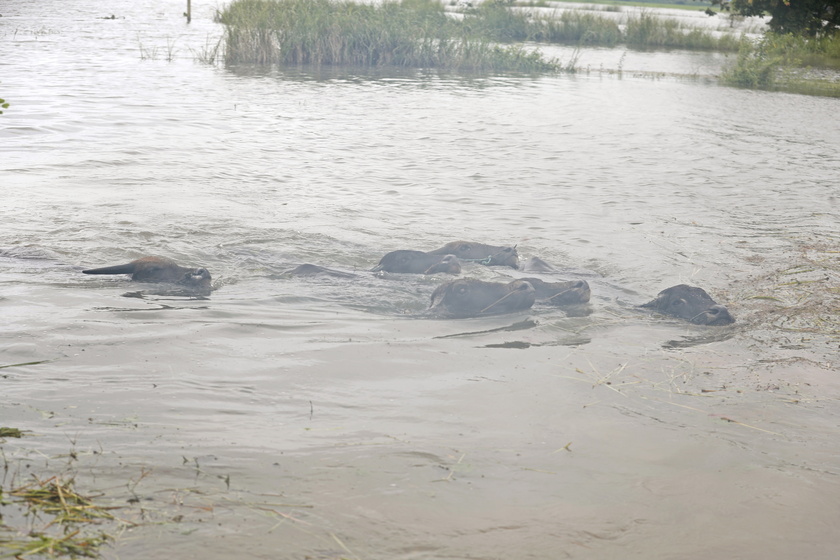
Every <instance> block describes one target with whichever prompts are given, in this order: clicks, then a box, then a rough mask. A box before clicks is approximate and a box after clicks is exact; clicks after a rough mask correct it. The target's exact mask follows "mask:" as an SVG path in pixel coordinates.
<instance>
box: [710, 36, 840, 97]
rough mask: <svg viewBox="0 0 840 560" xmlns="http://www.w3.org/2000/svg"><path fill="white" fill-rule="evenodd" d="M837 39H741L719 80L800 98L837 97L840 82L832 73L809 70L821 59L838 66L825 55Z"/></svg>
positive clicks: (777, 37)
mask: <svg viewBox="0 0 840 560" xmlns="http://www.w3.org/2000/svg"><path fill="white" fill-rule="evenodd" d="M837 45H840V38H822V39H814V40H807V39H805V38H802V37H796V36H793V35H779V34H775V33H767V34H766V35H765V36H764V37H763V38H762V39H761V40H760V41H758V42H752V41H748V40H746V39H745V40H742V42H741V46H740V49H739V50H738V56H737V58H736V59H735V61H734V62H733V63H732V64H730V65H729V66H727V67H726V68H724V71H723V73H722V75H721V81H722V82H723V83H724V84H725V85H728V86H734V87H742V88H749V89H763V90H772V91H785V92H788V93H799V94H803V95H820V96H826V97H840V79H839V77H838V76H837V75H836V72H834V71H820V70H819V69H818V68H813V67H811V63H812V62H813V61H814V60H820V61H822V62H823V63H824V64H823V65H822V66H823V67H825V66H828V67H831V66H832V64H825V62H826V61H833V62H835V63H838V64H840V59H836V58H833V55H829V54H827V53H831V52H833V51H832V49H833V48H835V47H836V46H837Z"/></svg>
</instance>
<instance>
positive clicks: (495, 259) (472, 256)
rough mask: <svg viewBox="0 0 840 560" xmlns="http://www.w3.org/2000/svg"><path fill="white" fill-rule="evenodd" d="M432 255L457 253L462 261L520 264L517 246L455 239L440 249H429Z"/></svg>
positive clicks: (486, 263) (488, 263) (502, 264)
mask: <svg viewBox="0 0 840 560" xmlns="http://www.w3.org/2000/svg"><path fill="white" fill-rule="evenodd" d="M429 253H430V254H432V255H455V256H456V257H458V258H459V259H461V260H462V261H470V262H477V263H479V264H484V265H487V266H509V267H511V268H517V267H518V266H519V254H518V253H517V252H516V247H498V246H496V245H486V244H484V243H473V242H471V241H453V242H452V243H447V244H446V245H444V246H443V247H441V248H440V249H435V250H434V251H429Z"/></svg>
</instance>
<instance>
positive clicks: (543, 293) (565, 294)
mask: <svg viewBox="0 0 840 560" xmlns="http://www.w3.org/2000/svg"><path fill="white" fill-rule="evenodd" d="M523 280H525V281H527V282H528V283H529V284H531V285H532V286H533V287H534V290H535V292H536V297H537V301H542V302H545V303H548V304H550V305H577V304H581V303H587V302H588V301H589V297H590V296H591V295H592V292H591V290H590V289H589V283H588V282H587V281H586V280H562V281H560V282H544V281H542V280H540V279H539V278H523Z"/></svg>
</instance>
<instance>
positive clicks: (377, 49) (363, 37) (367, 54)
mask: <svg viewBox="0 0 840 560" xmlns="http://www.w3.org/2000/svg"><path fill="white" fill-rule="evenodd" d="M219 19H220V21H221V23H223V24H224V25H225V29H226V48H225V60H226V62H228V63H257V64H283V65H303V64H315V65H319V64H335V65H352V66H384V65H389V66H403V67H417V68H430V67H436V68H444V69H451V70H459V69H470V70H482V71H487V70H490V71H505V70H519V71H547V70H557V69H558V65H557V63H556V62H555V61H551V60H545V59H543V57H542V56H541V55H540V54H539V53H537V52H534V51H528V50H526V49H524V48H523V47H521V46H500V45H498V44H494V43H493V42H492V41H491V40H490V39H488V38H487V37H483V36H480V35H477V34H474V33H471V32H470V30H469V28H466V27H464V26H463V25H461V24H460V23H459V22H457V21H456V20H453V19H451V18H449V17H448V16H447V15H446V13H445V12H444V10H443V6H442V4H440V3H438V2H435V1H433V0H402V1H400V2H385V3H383V4H379V5H370V4H356V3H354V2H350V1H341V0H339V1H331V0H275V1H271V0H237V1H235V2H233V3H232V4H231V5H230V6H228V7H227V8H226V9H225V10H224V11H223V12H222V13H221V14H220V17H219Z"/></svg>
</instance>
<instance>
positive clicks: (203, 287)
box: [82, 257, 211, 295]
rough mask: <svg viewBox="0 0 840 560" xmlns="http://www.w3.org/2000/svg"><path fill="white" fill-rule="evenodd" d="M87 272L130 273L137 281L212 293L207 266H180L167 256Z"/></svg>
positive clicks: (202, 293)
mask: <svg viewBox="0 0 840 560" xmlns="http://www.w3.org/2000/svg"><path fill="white" fill-rule="evenodd" d="M82 272H83V273H85V274H130V275H131V279H132V280H133V281H135V282H158V283H165V284H175V285H177V286H179V287H182V288H184V289H186V290H189V291H190V292H192V293H195V294H197V295H206V294H209V293H210V290H211V286H210V273H209V272H208V271H207V269H206V268H188V267H183V266H178V264H177V263H175V261H173V260H172V259H167V258H165V257H143V258H141V259H137V260H136V261H131V262H130V263H128V264H120V265H117V266H106V267H104V268H92V269H89V270H83V271H82Z"/></svg>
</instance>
